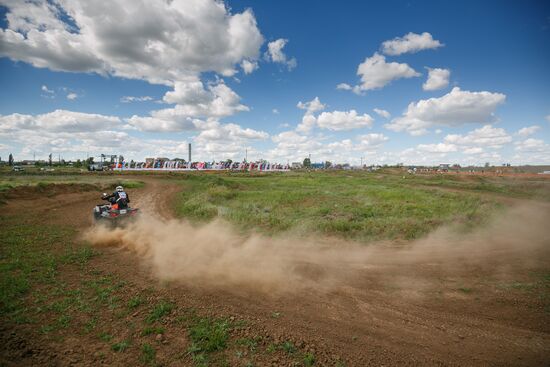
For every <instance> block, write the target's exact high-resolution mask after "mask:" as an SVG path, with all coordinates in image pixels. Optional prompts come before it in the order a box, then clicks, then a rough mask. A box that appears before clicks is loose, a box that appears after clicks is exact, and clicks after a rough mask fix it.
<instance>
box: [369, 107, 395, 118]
mask: <svg viewBox="0 0 550 367" xmlns="http://www.w3.org/2000/svg"><path fill="white" fill-rule="evenodd" d="M373 111H374V112H376V114H378V116H380V117H383V118H385V119H389V118H390V117H391V114H390V113H389V112H388V111H386V110H383V109H381V108H375V109H373Z"/></svg>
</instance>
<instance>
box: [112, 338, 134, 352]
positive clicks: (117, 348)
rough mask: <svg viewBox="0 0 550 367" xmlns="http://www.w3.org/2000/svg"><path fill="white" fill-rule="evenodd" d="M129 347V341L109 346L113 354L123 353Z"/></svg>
mask: <svg viewBox="0 0 550 367" xmlns="http://www.w3.org/2000/svg"><path fill="white" fill-rule="evenodd" d="M129 346H130V341H128V340H123V341H120V342H118V343H115V344H113V345H111V350H113V351H114V352H124V351H125V350H126V349H128V347H129Z"/></svg>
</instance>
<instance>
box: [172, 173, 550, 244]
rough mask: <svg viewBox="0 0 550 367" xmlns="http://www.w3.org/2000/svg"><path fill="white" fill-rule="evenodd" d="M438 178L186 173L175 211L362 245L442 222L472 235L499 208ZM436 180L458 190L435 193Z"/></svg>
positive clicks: (419, 232) (410, 235)
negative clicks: (357, 241)
mask: <svg viewBox="0 0 550 367" xmlns="http://www.w3.org/2000/svg"><path fill="white" fill-rule="evenodd" d="M437 180H438V181H433V179H431V178H422V177H420V178H418V177H412V178H410V179H405V180H404V179H402V177H401V176H399V175H392V174H387V175H374V174H370V173H365V172H349V173H346V174H343V173H342V172H314V173H307V172H290V173H287V174H272V175H264V176H255V175H247V174H222V173H220V174H211V175H202V176H199V175H188V176H184V179H181V180H179V181H178V182H179V183H180V184H181V186H182V191H181V193H180V194H179V198H178V200H177V202H176V211H177V214H178V215H179V216H181V217H185V218H188V219H190V220H192V221H196V222H201V221H209V220H212V219H213V218H216V217H220V218H223V219H224V220H227V221H229V222H232V223H233V224H235V225H236V226H238V227H239V228H241V229H243V230H250V229H251V228H252V229H253V230H254V231H260V232H264V233H266V234H270V235H271V234H277V233H280V232H284V231H292V232H293V233H295V234H303V235H308V234H310V233H315V232H317V233H319V234H327V235H335V236H339V237H344V238H351V239H355V240H359V241H365V242H367V241H370V240H378V239H415V238H419V237H422V236H424V235H426V234H427V233H429V232H430V231H432V230H433V229H435V228H437V227H439V226H441V225H445V224H452V225H454V226H455V227H457V229H459V230H470V229H471V228H473V227H475V226H477V225H480V224H483V223H484V222H485V221H486V220H487V218H488V217H489V216H490V214H491V213H492V212H493V211H495V210H497V209H498V208H499V205H498V203H497V202H496V201H495V200H493V199H491V198H480V196H479V194H478V192H479V190H478V189H475V187H472V185H467V184H464V183H461V182H460V181H456V180H454V178H448V179H447V178H439V177H438V178H437ZM441 181H442V182H443V185H444V186H445V184H446V185H447V186H445V187H449V188H454V187H456V188H457V189H464V191H455V190H439V188H438V187H437V186H438V185H441ZM453 185H454V186H453ZM487 185H489V186H490V187H493V188H495V187H496V184H492V183H488V184H487ZM506 187H507V186H506ZM547 189H548V187H547ZM495 190H496V188H495ZM549 191H550V190H549ZM506 193H508V191H506Z"/></svg>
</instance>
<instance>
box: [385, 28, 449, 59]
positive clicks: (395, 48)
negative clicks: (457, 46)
mask: <svg viewBox="0 0 550 367" xmlns="http://www.w3.org/2000/svg"><path fill="white" fill-rule="evenodd" d="M442 46H444V45H443V44H442V43H441V42H439V41H438V40H434V39H433V37H432V35H431V34H430V33H428V32H424V33H422V34H417V33H412V32H409V33H407V34H406V35H404V36H403V37H396V38H394V39H392V40H389V41H385V42H383V43H382V52H383V53H385V54H386V55H391V56H397V55H401V54H404V53H415V52H418V51H421V50H428V49H436V48H439V47H442Z"/></svg>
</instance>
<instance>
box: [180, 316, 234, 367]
mask: <svg viewBox="0 0 550 367" xmlns="http://www.w3.org/2000/svg"><path fill="white" fill-rule="evenodd" d="M229 330H230V327H229V323H228V322H227V321H226V320H222V319H210V318H202V319H199V320H197V321H196V322H194V323H193V324H192V325H191V326H190V327H189V329H188V333H189V338H190V339H191V346H190V347H189V350H188V351H189V353H191V355H192V356H193V360H194V361H195V364H197V365H206V364H207V363H208V356H209V355H210V354H211V353H214V352H217V351H221V350H224V349H225V348H226V347H227V341H228V339H229Z"/></svg>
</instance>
